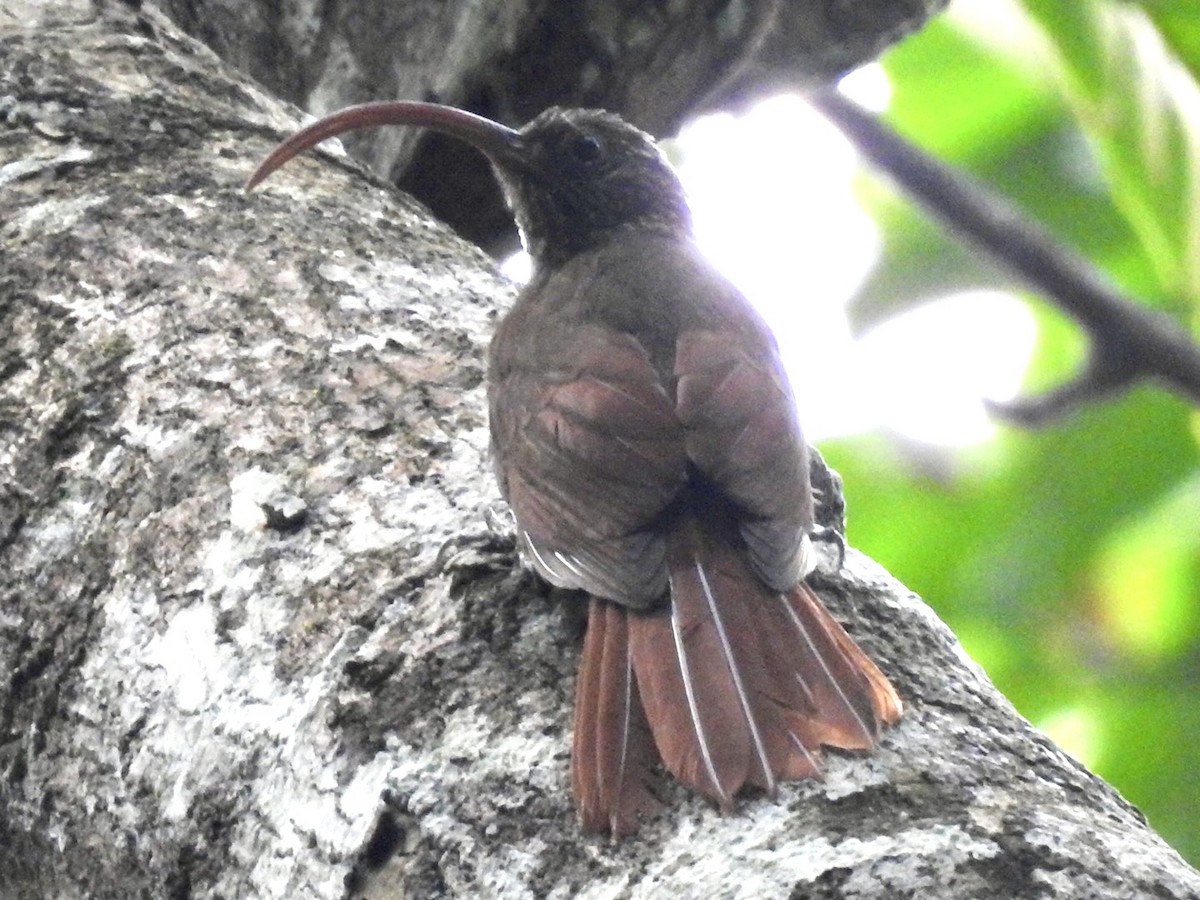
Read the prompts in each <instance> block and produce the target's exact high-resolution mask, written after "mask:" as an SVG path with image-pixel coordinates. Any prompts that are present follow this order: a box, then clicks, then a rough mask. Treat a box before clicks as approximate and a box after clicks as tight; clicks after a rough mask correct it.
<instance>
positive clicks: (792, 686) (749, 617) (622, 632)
mask: <svg viewBox="0 0 1200 900" xmlns="http://www.w3.org/2000/svg"><path fill="white" fill-rule="evenodd" d="M668 565H669V569H670V582H671V603H670V606H669V608H668V609H665V610H662V611H660V612H654V613H638V612H633V611H629V610H626V609H625V608H624V607H622V606H620V605H618V604H616V603H613V602H611V601H608V600H600V599H593V600H592V601H591V607H590V610H589V617H588V631H587V637H586V638H585V641H584V650H583V659H582V663H581V666H580V672H579V679H578V682H577V685H576V702H575V739H574V746H573V751H572V782H573V787H574V791H575V797H576V802H577V804H578V807H579V810H580V815H581V818H582V820H583V824H584V826H585V827H587V828H592V829H607V830H611V831H612V832H613V833H615V834H624V833H628V832H630V831H632V830H633V829H634V828H635V827H636V824H637V819H638V815H639V814H640V813H643V812H645V811H647V810H649V809H651V808H652V807H653V806H654V803H655V801H654V799H653V795H652V794H651V793H650V790H649V787H648V785H649V782H650V776H651V770H652V768H653V766H654V763H655V762H657V761H659V760H661V761H662V762H663V764H664V765H665V767H666V768H667V770H668V771H670V772H671V774H672V775H674V776H675V777H676V778H677V779H678V780H679V781H681V782H682V783H683V784H685V785H687V786H688V787H690V788H692V789H694V790H697V791H699V792H700V793H702V794H704V795H705V796H707V797H709V798H710V799H712V800H713V801H714V802H716V803H717V804H718V805H720V806H721V807H722V808H723V809H729V808H731V807H732V806H733V798H734V795H735V794H736V793H737V791H738V790H739V789H740V788H741V787H743V786H744V785H754V786H756V787H759V788H762V789H763V790H765V791H767V792H772V791H774V789H775V785H776V784H777V783H778V782H779V781H785V780H792V779H798V778H805V777H809V776H812V775H815V774H817V773H818V772H819V771H820V759H821V747H822V746H828V747H839V748H843V749H849V750H868V749H870V748H872V747H873V746H874V745H875V742H876V740H877V738H878V736H879V731H880V728H881V727H882V725H884V724H891V723H894V722H896V721H897V720H898V719H899V718H900V715H901V709H902V708H901V703H900V698H899V697H898V696H897V695H896V691H895V690H894V689H893V688H892V686H891V684H890V683H889V682H888V680H887V678H886V677H885V676H884V675H883V673H882V672H880V671H879V669H878V668H877V667H876V666H875V664H874V663H873V662H871V660H870V659H869V658H867V656H866V654H865V653H863V651H862V650H860V649H859V647H858V645H857V644H855V643H854V641H853V640H852V639H851V638H850V636H849V635H847V634H846V632H845V631H844V630H843V629H842V627H841V626H840V625H839V624H838V623H837V622H836V621H835V620H834V619H833V617H832V616H830V615H829V613H828V612H827V611H826V610H825V607H824V606H823V605H822V604H821V601H820V600H819V599H818V598H817V596H816V594H814V593H813V592H812V590H811V589H809V588H808V586H807V585H805V584H804V583H801V584H799V585H797V586H796V587H795V588H793V589H792V590H791V591H790V592H789V593H786V594H781V593H779V592H777V591H773V590H771V589H770V588H768V587H767V586H766V585H765V584H763V583H762V581H760V580H759V579H758V577H757V576H756V575H755V574H754V573H753V571H752V570H751V568H750V566H749V564H748V562H747V561H746V560H745V559H744V557H743V551H740V550H739V549H738V548H736V547H735V546H734V544H733V543H732V542H731V541H728V540H726V539H725V538H723V537H722V536H720V535H718V534H716V533H714V532H713V531H711V530H709V529H708V528H706V527H705V526H704V525H703V524H701V523H700V522H699V521H698V520H695V519H690V518H688V519H685V520H684V521H683V522H682V523H680V525H679V526H678V527H677V528H676V529H675V530H674V531H673V532H672V534H671V535H670V537H669V538H668Z"/></svg>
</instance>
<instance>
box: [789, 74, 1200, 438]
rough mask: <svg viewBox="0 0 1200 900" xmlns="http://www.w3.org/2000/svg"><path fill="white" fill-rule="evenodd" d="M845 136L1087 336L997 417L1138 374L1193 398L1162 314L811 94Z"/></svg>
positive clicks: (925, 160)
mask: <svg viewBox="0 0 1200 900" xmlns="http://www.w3.org/2000/svg"><path fill="white" fill-rule="evenodd" d="M810 101H811V102H812V104H813V105H814V106H815V107H816V108H817V109H818V110H820V111H821V112H822V113H823V114H824V115H825V116H826V117H827V118H828V119H829V120H830V121H832V122H833V123H834V124H835V125H836V126H837V127H838V128H839V129H840V130H841V131H842V133H843V134H844V135H846V137H847V138H848V139H849V140H850V142H851V143H852V144H853V145H854V146H855V147H856V148H857V149H858V150H859V152H861V153H862V154H863V156H865V157H866V158H867V159H868V160H870V161H871V162H872V163H873V164H874V165H875V166H877V167H878V168H880V169H881V170H883V171H884V172H885V173H886V174H887V175H888V176H890V177H891V178H892V179H893V180H894V181H895V182H896V183H897V184H898V185H900V187H902V188H903V189H904V190H905V191H906V192H907V193H908V194H909V196H911V197H912V198H913V199H914V200H915V201H916V202H917V203H919V204H920V205H921V206H923V207H924V208H925V209H926V210H928V211H929V212H930V213H932V214H933V215H934V216H936V217H937V218H938V219H940V220H941V221H942V223H943V224H944V225H945V226H946V227H947V228H948V229H949V230H950V231H951V232H953V233H954V234H956V235H958V236H960V237H962V238H964V239H966V240H968V241H970V242H972V243H974V244H976V245H977V246H979V247H981V248H982V249H983V250H985V251H986V252H987V253H989V254H990V255H991V256H993V257H994V258H995V259H996V260H997V261H999V262H1000V263H1001V264H1002V265H1004V266H1006V267H1007V268H1009V269H1011V270H1013V271H1014V272H1015V273H1016V274H1018V275H1019V276H1021V277H1022V278H1023V279H1024V280H1025V281H1027V282H1028V283H1029V284H1030V286H1031V287H1032V288H1033V289H1034V290H1036V291H1038V292H1039V293H1041V294H1042V295H1043V296H1044V297H1045V299H1046V300H1048V301H1049V302H1051V303H1053V304H1054V305H1055V306H1057V307H1058V308H1059V309H1061V310H1062V311H1063V312H1064V313H1066V314H1067V315H1068V316H1070V317H1071V318H1072V319H1074V320H1075V321H1076V322H1077V323H1078V324H1079V326H1080V327H1081V328H1083V329H1084V331H1085V332H1086V333H1087V335H1088V338H1089V341H1090V346H1089V351H1090V352H1089V359H1088V362H1087V364H1086V365H1085V366H1084V367H1083V369H1082V370H1081V372H1080V373H1079V374H1078V376H1077V377H1076V378H1075V379H1073V380H1071V381H1070V382H1068V383H1067V384H1065V385H1062V386H1061V387H1058V388H1056V389H1054V390H1052V391H1049V392H1047V393H1045V394H1043V395H1041V396H1036V397H1023V398H1019V399H1017V400H1014V401H1011V402H1009V403H997V402H991V403H989V404H988V405H989V407H990V408H991V410H992V412H993V413H995V414H996V415H998V416H1000V417H1002V418H1005V419H1008V420H1009V421H1012V422H1014V423H1017V424H1021V425H1026V426H1036V425H1042V424H1046V423H1048V422H1051V421H1054V420H1056V419H1061V418H1062V417H1064V416H1066V415H1068V414H1069V413H1071V412H1073V411H1074V410H1076V409H1079V408H1080V407H1082V406H1084V405H1086V404H1088V403H1091V402H1094V401H1096V400H1098V399H1099V398H1101V397H1104V396H1108V395H1111V394H1113V393H1116V392H1118V391H1122V390H1126V389H1128V388H1130V387H1132V386H1133V385H1134V384H1136V383H1137V382H1138V381H1142V380H1152V381H1156V382H1158V383H1160V384H1162V385H1163V386H1165V387H1167V388H1169V389H1171V390H1173V391H1175V392H1177V393H1179V394H1181V395H1182V396H1184V397H1186V398H1187V399H1189V400H1190V401H1191V402H1192V403H1195V404H1197V405H1200V347H1197V346H1196V344H1195V343H1193V341H1192V339H1191V337H1190V336H1189V335H1188V334H1187V332H1186V331H1184V330H1183V329H1182V328H1180V327H1179V326H1178V325H1176V324H1175V323H1174V322H1173V321H1172V320H1171V319H1170V318H1168V317H1167V316H1166V315H1164V314H1162V313H1159V312H1156V311H1154V310H1150V309H1147V308H1146V307H1144V306H1142V305H1140V304H1138V303H1136V302H1134V301H1133V300H1131V299H1129V298H1128V297H1126V296H1125V295H1124V294H1122V293H1121V292H1120V291H1118V290H1116V289H1115V288H1114V287H1113V286H1112V285H1111V284H1109V283H1108V282H1107V281H1106V280H1104V279H1103V278H1102V277H1101V276H1100V275H1099V273H1097V272H1096V270H1095V269H1094V268H1093V267H1092V266H1091V265H1090V264H1089V263H1088V262H1087V261H1086V260H1084V259H1083V258H1081V257H1080V256H1078V255H1077V254H1075V253H1073V252H1072V251H1071V250H1069V249H1068V248H1066V247H1064V246H1063V245H1062V244H1060V243H1059V242H1058V241H1056V240H1055V238H1054V237H1053V236H1052V235H1050V233H1049V232H1047V231H1046V230H1045V229H1044V228H1042V227H1041V226H1040V225H1038V224H1037V223H1035V222H1033V221H1032V220H1031V219H1029V218H1028V217H1027V216H1025V215H1024V214H1023V213H1022V212H1021V211H1020V210H1018V209H1017V208H1016V207H1015V206H1014V205H1012V204H1011V203H1009V202H1008V201H1006V200H1005V199H1003V198H1001V197H999V196H997V195H996V194H994V193H992V192H991V191H989V190H988V189H987V188H985V187H984V186H983V185H981V184H980V183H979V182H977V181H975V180H973V179H971V178H969V177H968V176H966V175H965V174H963V173H961V172H957V171H955V170H954V169H952V168H950V167H949V166H948V165H946V164H945V163H942V162H941V161H939V160H937V159H935V158H933V157H932V156H930V155H929V154H927V153H925V152H924V151H922V150H921V149H920V148H919V147H916V146H915V145H913V144H912V143H910V142H909V141H907V140H905V139H904V138H903V137H901V136H900V135H899V134H897V133H896V132H895V131H894V130H892V129H891V128H889V127H888V126H887V125H885V124H884V123H883V122H882V121H881V120H880V119H879V118H878V117H876V116H873V115H871V114H870V113H868V112H866V111H865V110H863V109H862V108H860V107H859V106H857V105H856V104H855V103H853V102H852V101H850V100H848V99H846V98H845V97H844V96H842V95H841V94H840V93H838V92H837V91H836V90H833V89H829V90H825V91H821V92H818V93H816V94H814V95H813V96H812V97H810Z"/></svg>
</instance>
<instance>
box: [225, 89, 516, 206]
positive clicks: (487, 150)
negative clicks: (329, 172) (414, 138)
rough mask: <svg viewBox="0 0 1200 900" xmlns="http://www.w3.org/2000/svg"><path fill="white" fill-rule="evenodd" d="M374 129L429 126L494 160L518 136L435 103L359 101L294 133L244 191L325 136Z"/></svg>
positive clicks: (508, 151) (502, 156)
mask: <svg viewBox="0 0 1200 900" xmlns="http://www.w3.org/2000/svg"><path fill="white" fill-rule="evenodd" d="M380 125H416V126H419V127H423V128H432V129H433V130H434V131H440V132H442V133H443V134H448V135H450V136H452V137H456V138H458V139H459V140H462V141H465V142H467V143H468V144H471V145H472V146H473V147H476V148H478V149H479V150H480V151H482V152H483V153H484V154H485V155H487V156H488V157H490V158H491V159H494V160H503V159H505V158H507V157H510V156H511V155H512V154H513V152H514V151H515V149H516V145H517V143H518V141H519V138H520V135H519V133H518V132H517V131H514V130H513V129H511V128H508V127H506V126H504V125H501V124H500V123H499V122H493V121H492V120H491V119H485V118H484V117H483V116H477V115H475V114H474V113H469V112H467V111H466V110H462V109H456V108H454V107H453V106H443V105H441V104H440V103H422V102H420V101H417V100H391V101H382V102H379V103H363V104H361V105H359V106H348V107H346V108H345V109H340V110H338V111H337V112H335V113H330V114H329V115H328V116H326V117H325V118H323V119H318V120H317V121H316V122H313V123H312V124H311V125H308V126H306V127H305V128H302V129H300V130H299V131H297V132H296V133H295V134H293V135H292V136H291V137H289V138H288V139H287V140H285V141H284V142H283V143H281V144H280V145H279V146H278V147H276V148H275V149H274V150H272V151H271V154H270V155H269V156H268V157H267V158H266V159H264V160H263V161H262V162H261V163H260V164H259V166H258V168H257V169H255V170H254V174H253V175H251V176H250V178H249V180H248V181H247V182H246V190H248V191H249V190H252V189H253V188H254V187H255V186H257V185H258V184H260V183H261V182H262V181H263V180H264V179H265V178H267V176H269V175H270V174H271V173H272V172H274V171H275V170H276V169H278V168H279V167H280V166H282V165H283V164H284V163H286V162H287V161H288V160H289V159H291V158H292V157H293V156H295V155H296V154H298V153H302V152H304V151H305V150H307V149H309V148H310V147H313V146H316V145H317V144H319V143H321V141H323V140H326V139H327V138H331V137H336V136H337V135H339V134H343V133H345V132H347V131H354V130H356V129H358V128H371V127H377V126H380Z"/></svg>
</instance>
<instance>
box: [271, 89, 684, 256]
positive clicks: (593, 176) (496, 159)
mask: <svg viewBox="0 0 1200 900" xmlns="http://www.w3.org/2000/svg"><path fill="white" fill-rule="evenodd" d="M379 125H415V126H421V127H425V128H431V129H434V130H436V131H440V132H442V133H444V134H448V135H450V136H452V137H455V138H458V139H459V140H462V141H465V142H466V143H469V144H471V145H472V146H474V147H476V148H477V149H479V150H480V151H481V152H482V153H483V154H484V155H485V156H486V157H487V158H488V160H489V161H490V162H491V164H492V167H493V168H494V169H495V171H496V175H497V177H498V178H499V180H500V183H501V185H502V187H503V188H504V193H505V197H506V198H507V200H508V204H509V206H510V207H511V208H512V211H513V215H514V216H515V218H516V220H517V226H518V228H519V229H520V231H521V237H522V240H523V241H524V243H525V247H526V249H527V250H528V251H529V253H530V255H531V256H532V257H533V259H534V264H535V266H537V267H554V266H557V265H561V264H562V263H563V262H565V261H566V260H568V259H570V258H571V257H573V256H575V255H576V254H578V253H581V252H584V251H586V250H588V249H590V248H592V247H595V246H598V245H600V244H602V243H604V242H605V241H607V240H610V239H611V238H612V237H614V236H617V235H619V234H621V233H623V232H627V231H631V230H639V229H641V230H649V231H658V232H665V233H688V232H690V230H691V215H690V213H689V211H688V206H687V201H686V198H685V195H684V191H683V187H682V185H681V184H680V183H679V178H678V177H677V176H676V174H675V171H674V169H672V168H671V165H670V163H669V162H667V160H666V158H665V157H664V156H663V153H662V151H661V150H660V149H659V147H658V145H657V144H656V143H655V142H654V139H653V138H651V137H650V136H649V135H648V134H646V133H645V132H643V131H640V130H639V129H637V128H635V127H633V126H632V125H630V124H629V123H627V122H625V121H624V120H622V119H621V118H620V117H619V116H616V115H613V114H612V113H608V112H603V111H601V110H593V109H563V108H559V107H554V108H551V109H548V110H546V111H545V112H543V113H542V114H541V115H539V116H538V117H537V118H535V119H533V120H532V121H531V122H529V123H528V124H527V125H525V126H524V127H523V128H521V129H519V130H517V129H512V128H508V127H506V126H504V125H500V124H499V123H497V122H493V121H492V120H490V119H485V118H483V117H482V116H477V115H474V114H473V113H468V112H465V111H464V110H460V109H455V108H454V107H449V106H441V105H439V104H434V103H419V102H410V101H393V102H385V103H368V104H363V105H362V106H352V107H349V108H347V109H344V110H341V111H339V112H336V113H332V114H331V115H329V116H326V117H325V118H323V119H320V120H318V121H317V122H314V123H313V124H311V125H309V126H307V127H306V128H304V129H302V130H301V131H298V132H297V133H296V134H294V135H292V136H291V137H290V138H288V139H287V140H286V141H284V142H283V143H282V144H280V145H279V146H278V147H277V148H276V149H275V150H274V151H273V152H272V153H271V155H270V156H268V157H267V158H266V159H265V160H264V161H263V162H262V164H261V165H260V166H259V167H258V169H257V170H256V171H255V173H254V174H253V175H252V176H251V177H250V180H249V181H248V182H247V187H248V188H250V187H254V186H255V185H257V184H258V183H259V182H261V181H262V180H263V179H264V178H266V177H267V176H268V175H270V174H271V172H273V171H274V170H275V169H277V168H279V167H280V166H281V165H283V164H284V163H285V162H287V161H288V160H289V159H291V158H292V157H293V156H295V155H296V154H297V153H300V152H301V151H303V150H306V149H307V148H309V147H312V146H313V145H315V144H318V143H320V142H321V141H323V140H325V139H326V138H330V137H333V136H335V135H338V134H342V133H344V132H346V131H351V130H354V129H357V128H366V127H370V126H379Z"/></svg>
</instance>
